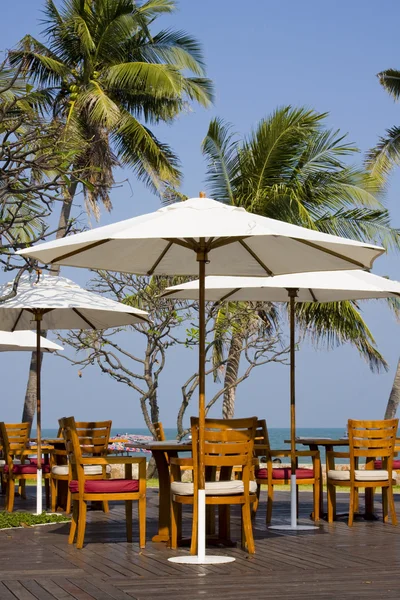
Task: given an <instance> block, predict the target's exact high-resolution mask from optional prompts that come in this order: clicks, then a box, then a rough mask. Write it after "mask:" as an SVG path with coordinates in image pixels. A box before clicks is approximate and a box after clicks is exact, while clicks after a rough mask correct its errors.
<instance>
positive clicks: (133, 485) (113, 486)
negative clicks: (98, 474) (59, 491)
mask: <svg viewBox="0 0 400 600" xmlns="http://www.w3.org/2000/svg"><path fill="white" fill-rule="evenodd" d="M69 489H70V490H71V493H72V494H75V493H77V491H78V482H77V481H71V482H70V484H69ZM138 491H139V481H138V480H137V479H98V480H97V481H96V480H94V481H86V482H85V492H86V493H87V494H126V493H131V492H138Z"/></svg>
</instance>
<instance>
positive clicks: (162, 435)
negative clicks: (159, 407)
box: [153, 421, 165, 442]
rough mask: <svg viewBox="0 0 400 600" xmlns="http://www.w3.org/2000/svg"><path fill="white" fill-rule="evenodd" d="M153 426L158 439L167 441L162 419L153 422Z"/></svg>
mask: <svg viewBox="0 0 400 600" xmlns="http://www.w3.org/2000/svg"><path fill="white" fill-rule="evenodd" d="M153 427H154V431H155V434H156V436H157V441H158V442H164V441H165V433H164V427H163V424H162V423H161V421H157V422H156V423H153Z"/></svg>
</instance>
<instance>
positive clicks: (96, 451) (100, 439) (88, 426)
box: [58, 419, 112, 456]
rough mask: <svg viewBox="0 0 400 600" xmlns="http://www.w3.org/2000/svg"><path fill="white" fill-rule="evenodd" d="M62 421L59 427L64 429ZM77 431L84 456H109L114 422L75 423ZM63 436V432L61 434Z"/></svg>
mask: <svg viewBox="0 0 400 600" xmlns="http://www.w3.org/2000/svg"><path fill="white" fill-rule="evenodd" d="M62 420H63V419H60V420H59V421H58V422H59V425H60V428H61V429H62V425H61V421H62ZM74 422H75V430H76V434H77V436H78V440H79V444H80V446H81V447H82V453H83V454H89V455H92V456H104V455H105V454H108V444H109V440H110V434H111V426H112V421H74ZM61 434H62V432H61Z"/></svg>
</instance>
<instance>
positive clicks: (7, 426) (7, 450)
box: [0, 422, 50, 512]
mask: <svg viewBox="0 0 400 600" xmlns="http://www.w3.org/2000/svg"><path fill="white" fill-rule="evenodd" d="M30 427H31V425H30V423H4V422H0V442H1V445H2V447H3V453H4V457H5V461H6V465H7V466H8V472H5V471H4V469H3V473H2V477H3V481H4V482H5V485H6V511H7V512H13V510H14V500H15V482H16V481H18V483H19V486H20V488H21V496H22V497H23V498H25V481H26V480H27V479H37V474H36V473H14V462H13V461H14V459H15V458H19V459H20V460H21V464H25V459H27V458H28V455H29V454H32V449H29V448H28V441H29V431H30ZM27 465H29V463H27ZM42 478H43V479H44V481H45V493H46V507H47V508H48V507H49V504H50V485H49V480H50V473H42Z"/></svg>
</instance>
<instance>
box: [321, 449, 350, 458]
mask: <svg viewBox="0 0 400 600" xmlns="http://www.w3.org/2000/svg"><path fill="white" fill-rule="evenodd" d="M326 458H350V452H335V451H334V450H328V451H327V453H326Z"/></svg>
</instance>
